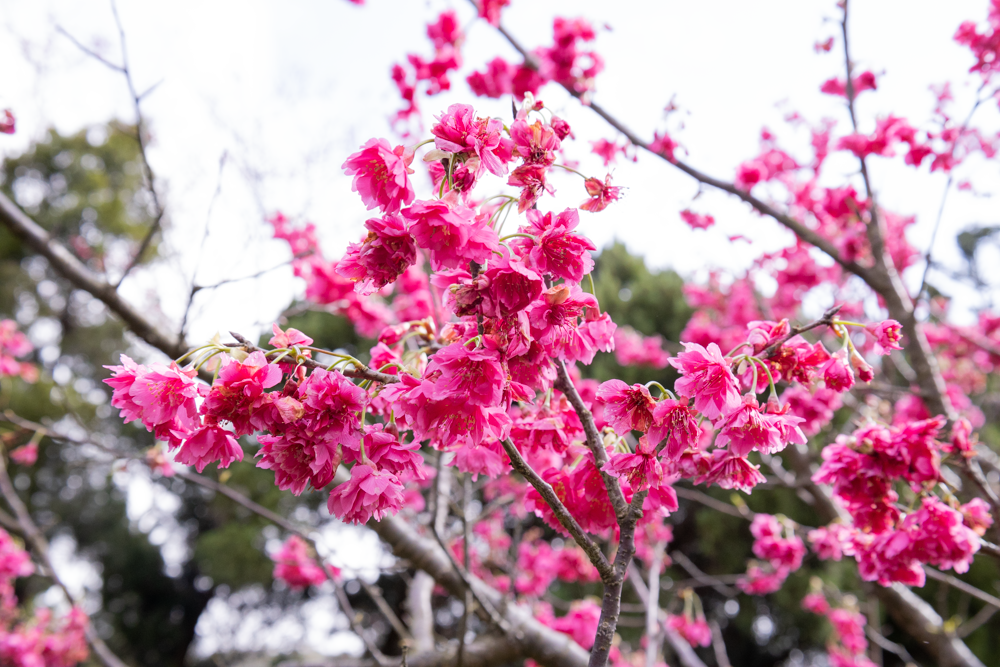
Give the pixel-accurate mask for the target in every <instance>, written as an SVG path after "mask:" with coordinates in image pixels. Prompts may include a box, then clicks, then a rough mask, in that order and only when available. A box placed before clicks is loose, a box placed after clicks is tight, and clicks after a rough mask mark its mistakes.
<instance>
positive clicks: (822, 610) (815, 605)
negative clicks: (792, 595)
mask: <svg viewBox="0 0 1000 667" xmlns="http://www.w3.org/2000/svg"><path fill="white" fill-rule="evenodd" d="M802 608H803V609H805V610H806V611H811V612H812V613H814V614H820V615H821V616H822V615H825V614H826V613H827V612H828V611H830V603H829V602H827V600H826V597H824V595H823V594H822V593H809V594H807V595H806V596H805V597H804V598H802Z"/></svg>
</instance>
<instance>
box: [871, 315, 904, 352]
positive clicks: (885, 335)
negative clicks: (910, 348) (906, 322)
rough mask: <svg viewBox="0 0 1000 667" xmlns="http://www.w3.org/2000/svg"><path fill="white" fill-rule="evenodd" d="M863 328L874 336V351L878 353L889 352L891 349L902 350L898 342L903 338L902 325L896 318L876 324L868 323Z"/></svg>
mask: <svg viewBox="0 0 1000 667" xmlns="http://www.w3.org/2000/svg"><path fill="white" fill-rule="evenodd" d="M865 330H866V331H867V332H868V333H870V334H871V335H872V336H874V337H875V351H876V352H877V353H879V354H883V355H885V354H889V353H890V352H892V351H893V350H902V349H903V348H902V346H901V345H900V344H899V342H900V341H901V340H902V338H903V325H901V324H900V323H899V322H897V321H896V320H886V321H884V322H879V323H878V324H874V325H872V324H870V325H868V326H867V327H865Z"/></svg>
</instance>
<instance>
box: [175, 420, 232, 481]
mask: <svg viewBox="0 0 1000 667" xmlns="http://www.w3.org/2000/svg"><path fill="white" fill-rule="evenodd" d="M176 458H177V462H178V463H183V464H184V465H189V466H194V467H195V469H196V470H197V471H198V472H201V471H203V470H204V469H205V466H207V465H208V464H209V463H215V462H216V461H218V462H219V467H220V468H228V467H229V464H230V463H232V462H233V461H242V460H243V448H241V447H240V444H239V443H238V442H236V438H234V437H233V434H232V433H231V432H229V431H227V430H226V429H224V428H222V427H221V426H219V425H218V424H209V425H207V426H202V427H201V428H199V429H198V430H197V431H195V432H194V433H193V434H192V435H191V437H189V438H188V439H187V440H185V441H184V444H183V445H181V448H180V450H178V452H177V456H176Z"/></svg>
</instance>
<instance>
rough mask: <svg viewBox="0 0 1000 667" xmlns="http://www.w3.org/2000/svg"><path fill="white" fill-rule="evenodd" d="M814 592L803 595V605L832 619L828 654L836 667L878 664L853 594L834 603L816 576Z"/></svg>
mask: <svg viewBox="0 0 1000 667" xmlns="http://www.w3.org/2000/svg"><path fill="white" fill-rule="evenodd" d="M814 584H817V585H816V586H814V588H817V590H814V591H813V592H811V593H809V594H807V595H806V596H805V597H804V598H802V608H803V609H805V610H806V611H810V612H812V613H814V614H818V615H820V616H825V617H826V619H827V620H828V621H830V629H831V633H830V641H829V642H828V644H827V651H828V657H829V659H830V664H831V665H832V666H833V667H875V663H874V662H872V661H871V660H869V659H868V657H867V655H866V652H867V650H868V639H867V638H865V625H866V623H867V620H866V619H865V617H864V616H863V615H862V614H860V613H858V611H857V609H856V604H855V601H854V600H853V598H849V597H847V596H845V600H844V606H840V607H832V606H831V605H830V602H829V601H828V600H827V599H826V596H824V595H823V593H822V591H821V590H818V589H820V588H821V587H822V585H821V584H819V582H818V580H814Z"/></svg>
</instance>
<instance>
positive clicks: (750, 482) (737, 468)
mask: <svg viewBox="0 0 1000 667" xmlns="http://www.w3.org/2000/svg"><path fill="white" fill-rule="evenodd" d="M713 459H714V462H713V463H712V466H711V468H709V469H708V471H707V472H705V473H704V474H701V475H700V476H698V478H697V479H696V480H695V482H696V483H697V484H718V485H719V486H720V487H722V488H723V489H738V490H740V491H742V492H743V493H750V491H751V490H752V489H753V487H755V486H757V485H758V484H761V483H763V482H765V481H767V478H766V477H764V475H762V474H761V473H760V466H755V465H753V464H752V463H750V461H749V460H748V459H747V458H746V457H743V456H733V455H731V454H729V452H728V451H726V450H724V449H717V450H715V452H713Z"/></svg>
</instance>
